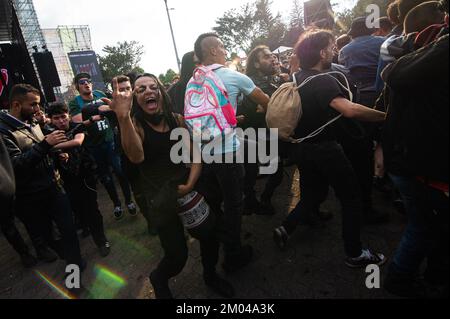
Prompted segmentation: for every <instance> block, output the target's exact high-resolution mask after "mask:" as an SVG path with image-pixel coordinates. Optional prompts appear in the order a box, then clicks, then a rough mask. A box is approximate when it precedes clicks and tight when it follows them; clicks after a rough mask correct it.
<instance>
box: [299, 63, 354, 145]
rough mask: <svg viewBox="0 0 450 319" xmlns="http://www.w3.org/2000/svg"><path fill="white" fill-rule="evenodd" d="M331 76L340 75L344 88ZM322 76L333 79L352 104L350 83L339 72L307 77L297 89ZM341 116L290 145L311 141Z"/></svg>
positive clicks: (340, 115)
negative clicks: (343, 81)
mask: <svg viewBox="0 0 450 319" xmlns="http://www.w3.org/2000/svg"><path fill="white" fill-rule="evenodd" d="M331 74H338V75H341V76H342V77H343V78H344V80H345V84H346V86H344V85H343V84H342V83H341V81H339V80H338V79H336V78H335V77H334V76H331ZM324 75H327V76H330V77H331V78H333V79H335V80H336V81H337V83H338V84H339V86H341V87H342V88H343V89H344V90H346V91H347V92H348V94H349V98H350V101H352V102H353V93H352V91H351V89H350V83H349V82H348V79H347V77H346V76H345V75H344V74H343V73H342V72H339V71H331V72H327V73H321V74H317V75H313V76H310V77H308V78H307V79H305V80H304V81H303V82H302V84H300V85H299V86H298V89H301V88H302V87H303V86H305V85H306V84H308V83H309V82H310V81H311V80H313V79H315V78H317V77H319V76H324ZM294 79H295V76H294ZM294 83H296V82H294ZM296 84H297V83H296ZM342 116H343V114H339V115H338V116H336V117H335V118H333V119H331V120H330V121H328V122H327V123H325V124H324V125H322V126H321V127H319V128H318V129H317V130H315V131H314V132H312V133H311V134H309V135H308V136H306V137H303V138H299V139H296V140H293V141H292V143H293V144H300V143H303V142H304V141H306V140H309V139H311V138H313V137H316V136H317V135H319V134H320V133H322V132H323V131H324V130H325V128H327V126H329V125H331V124H333V123H334V122H336V121H337V120H339V119H340V118H341V117H342Z"/></svg>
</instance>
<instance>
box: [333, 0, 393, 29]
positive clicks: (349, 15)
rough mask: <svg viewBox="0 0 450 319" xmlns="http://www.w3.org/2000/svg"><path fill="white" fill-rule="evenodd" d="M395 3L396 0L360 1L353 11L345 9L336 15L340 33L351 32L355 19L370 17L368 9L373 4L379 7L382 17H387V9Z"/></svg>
mask: <svg viewBox="0 0 450 319" xmlns="http://www.w3.org/2000/svg"><path fill="white" fill-rule="evenodd" d="M393 1H394V0H358V2H357V3H356V5H355V7H353V9H352V10H349V9H345V10H344V11H342V12H338V13H336V17H337V31H338V33H343V32H347V31H348V30H350V27H351V25H352V21H353V20H354V19H355V18H357V17H363V16H367V15H369V14H370V12H367V8H368V6H369V5H371V4H372V5H373V4H374V5H377V6H378V7H379V8H380V17H382V16H386V12H387V7H388V6H389V4H390V3H391V2H393Z"/></svg>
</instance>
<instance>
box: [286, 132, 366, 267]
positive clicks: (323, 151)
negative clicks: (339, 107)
mask: <svg viewBox="0 0 450 319" xmlns="http://www.w3.org/2000/svg"><path fill="white" fill-rule="evenodd" d="M293 147H294V149H293V152H292V158H293V159H295V160H296V162H297V164H298V169H299V171H300V190H301V199H300V201H299V203H298V204H297V206H296V207H295V209H294V210H293V211H292V212H291V213H290V214H289V216H288V217H287V218H286V219H285V221H284V223H283V226H284V227H285V228H286V230H287V232H288V233H293V232H294V230H295V228H296V227H297V225H298V224H299V223H300V222H301V221H302V220H303V219H304V218H305V216H304V215H307V214H310V213H311V212H312V211H314V210H315V209H317V203H318V201H320V200H321V199H320V198H318V196H319V195H318V194H321V195H320V196H323V195H322V194H323V190H324V183H327V182H328V183H329V184H330V185H331V187H333V188H334V190H335V192H336V196H337V197H338V199H339V201H340V202H341V205H342V233H343V238H344V246H345V251H346V253H347V255H348V257H353V258H354V257H358V256H360V255H361V250H362V246H361V240H360V228H361V214H362V199H361V192H360V189H359V184H358V181H357V178H356V175H355V173H354V171H353V168H352V166H351V164H350V162H349V160H348V159H347V157H346V156H345V154H344V151H343V149H342V147H341V146H340V145H339V144H338V143H336V142H332V141H331V142H322V143H317V144H313V143H303V144H299V145H295V146H293Z"/></svg>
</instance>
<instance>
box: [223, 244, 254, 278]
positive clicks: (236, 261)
mask: <svg viewBox="0 0 450 319" xmlns="http://www.w3.org/2000/svg"><path fill="white" fill-rule="evenodd" d="M252 258H253V248H252V246H249V245H246V246H242V247H241V250H240V252H239V253H237V254H233V255H226V256H225V261H224V262H223V264H222V268H223V270H225V272H226V273H227V274H232V273H235V272H237V271H239V270H241V269H242V268H244V267H245V266H247V265H248V264H249V263H250V262H251V261H252Z"/></svg>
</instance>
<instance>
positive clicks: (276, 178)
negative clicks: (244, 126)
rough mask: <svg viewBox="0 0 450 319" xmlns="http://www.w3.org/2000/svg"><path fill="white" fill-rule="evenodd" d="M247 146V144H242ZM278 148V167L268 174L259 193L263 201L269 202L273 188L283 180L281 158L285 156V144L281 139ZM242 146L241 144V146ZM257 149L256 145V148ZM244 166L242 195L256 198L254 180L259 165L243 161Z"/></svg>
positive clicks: (268, 147) (246, 197) (247, 197)
mask: <svg viewBox="0 0 450 319" xmlns="http://www.w3.org/2000/svg"><path fill="white" fill-rule="evenodd" d="M269 143H270V141H268V142H267V148H266V149H270V145H269ZM244 145H245V147H246V148H247V145H246V144H244ZM278 145H279V148H278V154H279V156H280V161H279V163H278V169H277V171H276V172H275V174H272V175H269V176H268V180H267V182H266V185H265V187H264V191H263V192H262V194H261V200H263V201H265V202H270V200H271V199H272V197H273V194H274V193H275V190H276V189H277V187H278V186H280V185H281V183H282V182H283V174H284V166H283V160H282V158H284V157H285V148H286V146H285V144H284V143H283V142H282V141H279V144H278ZM241 147H243V146H241ZM256 150H257V151H258V147H257V148H256ZM244 158H245V159H247V158H248V156H247V154H245V157H244ZM244 168H245V179H244V195H245V199H250V200H251V199H252V198H256V194H255V186H256V180H257V177H258V170H259V165H258V164H256V163H254V164H252V163H244Z"/></svg>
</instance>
